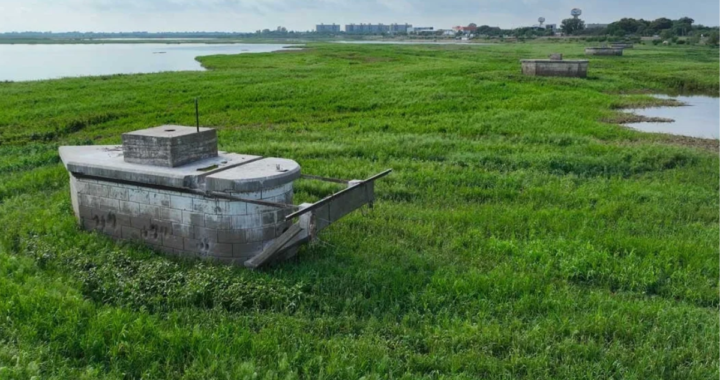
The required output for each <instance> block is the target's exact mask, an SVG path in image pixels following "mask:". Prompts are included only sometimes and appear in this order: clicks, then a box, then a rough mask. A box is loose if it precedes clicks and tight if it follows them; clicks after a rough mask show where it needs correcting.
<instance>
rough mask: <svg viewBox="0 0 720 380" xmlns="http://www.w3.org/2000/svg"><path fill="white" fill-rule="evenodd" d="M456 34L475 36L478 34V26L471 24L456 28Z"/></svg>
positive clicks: (454, 28)
mask: <svg viewBox="0 0 720 380" xmlns="http://www.w3.org/2000/svg"><path fill="white" fill-rule="evenodd" d="M453 30H454V31H455V32H461V33H463V34H474V33H475V32H477V25H476V24H469V25H468V26H455V27H453Z"/></svg>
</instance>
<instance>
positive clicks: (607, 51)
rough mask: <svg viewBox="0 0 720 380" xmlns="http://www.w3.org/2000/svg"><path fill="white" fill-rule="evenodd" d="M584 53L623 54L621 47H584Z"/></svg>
mask: <svg viewBox="0 0 720 380" xmlns="http://www.w3.org/2000/svg"><path fill="white" fill-rule="evenodd" d="M585 55H623V49H622V48H614V47H611V48H602V47H600V48H585Z"/></svg>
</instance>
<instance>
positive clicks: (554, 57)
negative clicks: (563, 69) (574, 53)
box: [548, 53, 563, 61]
mask: <svg viewBox="0 0 720 380" xmlns="http://www.w3.org/2000/svg"><path fill="white" fill-rule="evenodd" d="M548 58H550V60H551V61H562V59H563V57H562V54H560V53H553V54H550V57H548Z"/></svg>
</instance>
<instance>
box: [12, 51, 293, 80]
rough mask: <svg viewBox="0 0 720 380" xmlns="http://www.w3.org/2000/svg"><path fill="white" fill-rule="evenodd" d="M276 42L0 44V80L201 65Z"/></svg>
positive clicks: (169, 68)
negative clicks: (208, 59)
mask: <svg viewBox="0 0 720 380" xmlns="http://www.w3.org/2000/svg"><path fill="white" fill-rule="evenodd" d="M283 46H285V45H280V44H160V43H158V44H155V43H150V44H72V45H66V44H58V45H22V44H20V45H0V81H5V80H11V81H24V80H38V79H55V78H62V77H77V76H87V75H109V74H137V73H155V72H161V71H188V70H190V71H201V70H204V69H203V68H202V66H200V63H199V62H198V61H196V60H195V57H198V56H202V55H216V54H241V53H267V52H271V51H276V50H283Z"/></svg>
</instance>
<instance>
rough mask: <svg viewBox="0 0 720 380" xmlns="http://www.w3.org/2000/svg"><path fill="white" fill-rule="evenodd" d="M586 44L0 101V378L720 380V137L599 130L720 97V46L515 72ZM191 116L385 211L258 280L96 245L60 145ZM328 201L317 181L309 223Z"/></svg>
mask: <svg viewBox="0 0 720 380" xmlns="http://www.w3.org/2000/svg"><path fill="white" fill-rule="evenodd" d="M582 48H583V46H582V45H579V44H570V43H565V44H550V43H546V44H540V43H537V44H504V45H494V46H378V45H362V46H361V45H341V44H313V45H310V46H308V48H307V49H305V50H303V51H299V52H285V53H270V54H244V55H238V56H212V57H202V58H199V60H200V61H201V62H202V63H203V65H204V66H205V67H207V68H208V69H209V70H208V71H205V72H184V73H159V74H147V75H114V76H103V77H89V78H70V79H62V80H52V81H39V82H18V83H0V109H1V110H2V112H0V226H2V228H0V378H3V379H5V378H11V379H15V378H17V379H24V378H44V379H69V378H75V379H95V378H103V379H140V378H143V379H156V378H162V379H170V378H177V379H226V378H253V379H254V378H257V379H299V378H305V379H321V378H322V379H360V378H365V379H379V378H393V379H423V378H424V379H448V378H457V379H476V378H507V379H509V378H529V379H558V378H567V379H601V378H603V379H607V378H615V379H620V378H623V379H650V378H664V379H708V378H714V377H716V376H717V374H718V357H719V356H720V350H719V349H718V339H717V338H718V334H719V333H720V329H718V276H719V274H718V268H719V267H720V265H719V262H718V254H719V252H718V233H719V231H718V206H719V205H718V191H719V189H718V183H719V180H720V178H719V175H718V172H719V159H718V156H717V141H714V142H710V143H707V144H704V145H703V144H701V147H697V146H696V145H693V144H691V143H685V142H687V139H686V140H678V139H676V138H673V137H672V136H667V135H660V134H646V133H641V132H637V131H634V130H631V129H628V128H625V127H622V126H620V125H617V124H613V123H611V122H608V120H617V118H619V117H620V109H621V108H623V107H630V106H632V107H637V106H642V105H652V104H657V102H658V100H656V99H653V98H652V97H650V96H648V95H646V94H647V93H656V92H659V93H670V92H693V93H711V94H717V93H718V74H719V72H718V51H717V49H712V48H707V47H686V46H672V47H663V46H637V47H636V48H635V49H633V50H629V51H626V54H625V56H623V57H592V58H591V62H590V71H589V74H590V76H589V78H587V79H570V78H532V77H524V76H522V75H521V74H520V64H519V62H518V60H519V59H521V58H543V57H546V56H547V55H548V54H549V53H553V52H558V53H562V54H564V56H565V57H566V59H572V58H580V57H584V56H583V55H582V52H583V49H582ZM196 96H197V97H199V98H200V105H201V114H202V118H201V119H202V123H203V125H206V126H215V127H217V128H218V129H219V137H220V139H219V140H220V145H221V149H223V150H226V151H233V152H243V153H248V154H258V155H264V156H277V157H288V158H292V159H295V160H297V161H298V162H299V163H300V164H301V166H302V167H303V171H304V172H306V173H310V174H316V175H323V176H334V177H340V178H365V177H366V176H368V175H370V174H373V173H376V172H378V171H381V170H383V169H385V168H393V169H394V172H393V174H392V175H391V176H389V177H386V178H385V179H383V180H382V181H380V182H378V184H377V187H376V191H377V193H378V197H379V199H378V202H377V203H376V207H375V208H374V209H373V210H372V211H368V212H364V213H360V212H357V213H354V214H352V215H351V216H348V217H346V218H345V219H343V220H342V221H340V222H339V223H336V224H334V225H333V226H332V227H331V228H329V229H328V230H326V231H325V233H324V234H323V235H322V236H321V241H320V242H319V243H318V244H316V245H313V246H309V247H305V248H303V249H302V251H301V252H300V254H299V257H298V259H297V260H295V261H292V262H285V263H281V264H278V265H276V266H273V267H271V268H269V269H267V270H263V271H256V272H251V271H248V270H244V269H240V268H229V267H224V266H221V265H215V264H213V263H209V262H201V261H191V260H179V259H176V258H168V257H165V256H162V255H160V254H158V253H155V252H152V251H150V250H149V249H147V248H145V247H143V246H141V245H135V244H131V243H118V242H114V241H112V240H110V239H109V238H107V237H104V236H101V235H97V234H94V233H90V232H86V231H82V230H80V229H79V228H78V227H77V225H76V222H75V219H74V216H73V214H72V209H71V205H70V194H69V189H68V175H67V173H66V171H65V169H64V168H63V166H62V164H61V163H60V162H59V159H58V154H57V148H58V146H60V145H71V144H115V143H119V142H120V134H121V133H122V132H126V131H131V130H135V129H140V128H147V127H150V126H155V125H160V124H163V123H174V124H187V125H193V124H194V107H193V104H192V99H193V98H194V97H196ZM690 140H692V139H690ZM712 145H714V146H715V148H714V149H705V148H702V146H712ZM333 190H337V188H336V187H334V185H331V184H317V183H313V182H309V181H300V182H298V183H297V187H296V203H297V202H304V201H314V200H317V199H320V198H321V197H322V196H324V195H326V194H327V193H328V192H330V191H333Z"/></svg>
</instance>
